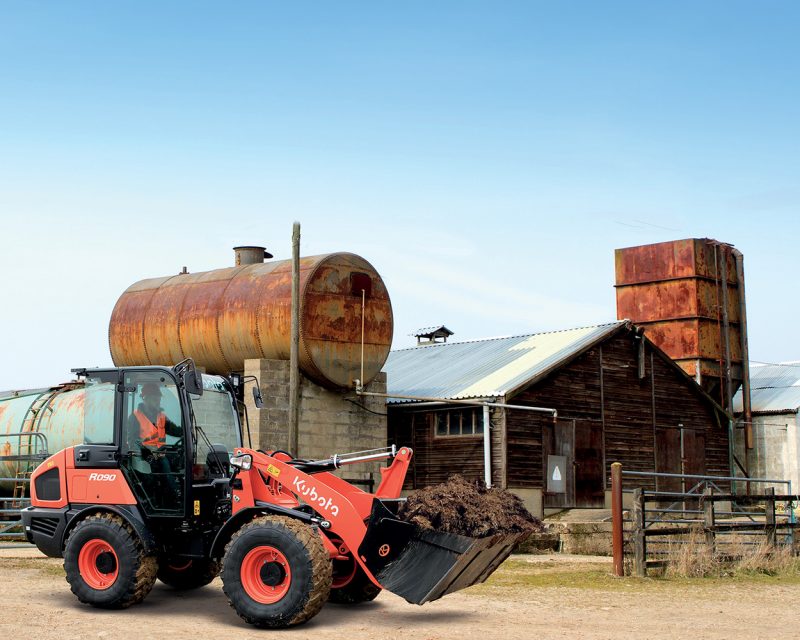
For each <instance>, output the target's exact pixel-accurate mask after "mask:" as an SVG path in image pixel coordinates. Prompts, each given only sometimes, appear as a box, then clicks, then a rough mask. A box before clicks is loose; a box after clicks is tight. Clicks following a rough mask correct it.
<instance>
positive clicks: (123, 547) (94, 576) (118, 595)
mask: <svg viewBox="0 0 800 640" xmlns="http://www.w3.org/2000/svg"><path fill="white" fill-rule="evenodd" d="M157 569H158V565H157V563H156V558H155V556H153V555H149V554H147V553H146V552H145V549H144V545H143V544H142V541H141V539H140V538H139V536H138V535H137V534H136V532H135V531H134V530H133V528H132V527H131V526H130V525H129V524H128V523H126V522H125V521H124V520H123V519H122V518H121V517H119V516H116V515H113V514H110V513H104V514H100V515H94V516H89V517H88V518H86V519H85V520H81V521H80V522H79V523H78V524H76V525H75V528H74V529H73V530H72V532H71V533H70V535H69V538H67V544H66V546H65V548H64V571H65V572H66V574H67V582H69V586H70V589H71V590H72V593H74V594H75V595H76V596H77V598H78V600H80V601H81V602H83V603H85V604H90V605H92V606H94V607H100V608H103V609H124V608H126V607H129V606H131V605H132V604H136V603H138V602H141V601H142V600H144V598H145V596H146V595H147V594H148V593H150V590H151V589H152V588H153V583H154V582H155V581H156V571H157Z"/></svg>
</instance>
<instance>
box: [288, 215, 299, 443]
mask: <svg viewBox="0 0 800 640" xmlns="http://www.w3.org/2000/svg"><path fill="white" fill-rule="evenodd" d="M291 331H292V337H291V347H290V350H289V453H291V454H292V455H293V456H295V457H299V456H300V451H299V445H300V223H299V222H295V223H294V226H293V228H292V329H291Z"/></svg>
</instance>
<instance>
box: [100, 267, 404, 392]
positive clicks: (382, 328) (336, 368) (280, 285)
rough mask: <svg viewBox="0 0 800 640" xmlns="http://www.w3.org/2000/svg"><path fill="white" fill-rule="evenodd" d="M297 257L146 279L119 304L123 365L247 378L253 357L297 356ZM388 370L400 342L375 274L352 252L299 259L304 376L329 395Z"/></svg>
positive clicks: (113, 339) (113, 326)
mask: <svg viewBox="0 0 800 640" xmlns="http://www.w3.org/2000/svg"><path fill="white" fill-rule="evenodd" d="M291 284H292V267H291V261H290V260H280V261H272V262H266V263H263V264H243V265H240V266H236V267H232V268H227V269H217V270H214V271H206V272H200V273H193V274H184V273H182V274H178V275H175V276H167V277H163V278H153V279H149V280H142V281H140V282H137V283H135V284H133V285H131V286H130V287H129V288H128V289H127V290H126V291H125V292H124V293H123V294H122V296H121V297H120V299H119V300H118V301H117V304H116V306H115V307H114V311H113V312H112V314H111V322H110V325H109V346H110V348H111V357H112V359H113V360H114V364H115V365H117V366H132V365H148V364H161V365H168V364H174V363H176V362H179V361H181V360H183V359H184V358H193V359H194V361H195V363H196V364H197V365H198V366H200V367H204V368H205V369H206V371H207V372H208V373H218V374H227V373H229V372H231V371H242V370H243V369H244V361H245V360H246V359H250V358H270V359H286V360H288V359H289V349H290V328H291ZM362 291H363V292H364V297H365V300H366V306H365V313H364V323H363V326H364V380H363V382H364V384H366V383H368V382H369V381H370V380H372V379H373V378H374V377H375V376H376V375H377V374H378V373H379V372H380V370H381V367H383V364H384V362H385V361H386V357H387V356H388V354H389V348H390V346H391V342H392V330H393V318H392V307H391V302H390V301H389V294H388V293H387V291H386V287H385V285H384V283H383V280H382V279H381V277H380V275H378V273H377V271H375V269H374V267H373V266H372V265H371V264H370V263H369V262H367V261H366V260H365V259H364V258H361V257H360V256H357V255H354V254H351V253H332V254H328V255H320V256H312V257H306V258H302V259H301V260H300V369H301V370H302V371H303V373H305V375H306V376H307V377H309V378H311V379H312V380H314V381H315V382H317V383H318V384H321V385H323V386H326V387H329V388H345V387H350V386H352V384H353V381H354V380H355V379H357V378H360V377H361V372H360V369H361V337H362V334H361V332H362V317H361V316H362V314H361V304H362Z"/></svg>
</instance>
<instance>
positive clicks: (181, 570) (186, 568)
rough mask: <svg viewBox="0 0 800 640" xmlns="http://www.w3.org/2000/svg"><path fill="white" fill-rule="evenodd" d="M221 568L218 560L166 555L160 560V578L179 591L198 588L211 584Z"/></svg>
mask: <svg viewBox="0 0 800 640" xmlns="http://www.w3.org/2000/svg"><path fill="white" fill-rule="evenodd" d="M221 568H222V564H221V563H220V562H219V561H218V560H210V559H208V558H205V559H202V560H199V559H196V558H193V559H186V558H170V557H166V558H161V559H160V560H159V563H158V579H159V580H161V582H163V583H164V584H166V585H167V586H170V587H172V588H173V589H177V590H179V591H186V590H188V589H198V588H200V587H204V586H206V585H207V584H210V583H211V581H212V580H214V578H216V577H217V576H218V575H219V572H220V569H221Z"/></svg>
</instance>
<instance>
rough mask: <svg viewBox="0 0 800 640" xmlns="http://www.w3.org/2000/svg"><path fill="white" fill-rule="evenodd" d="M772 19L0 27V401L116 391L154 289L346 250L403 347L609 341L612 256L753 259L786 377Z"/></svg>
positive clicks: (195, 9) (145, 16) (497, 11)
mask: <svg viewBox="0 0 800 640" xmlns="http://www.w3.org/2000/svg"><path fill="white" fill-rule="evenodd" d="M799 18H800V5H797V4H796V3H790V2H784V3H781V2H762V3H752V2H686V3H681V2H670V3H643V2H635V3H620V2H606V3H601V2H571V3H568V2H565V3H538V2H532V1H531V2H519V3H514V2H492V3H490V2H458V3H456V2H453V3H449V2H436V3H432V2H404V3H389V2H362V3H357V2H351V3H348V2H339V3H311V2H297V3H291V4H290V5H289V3H285V4H284V5H279V4H278V3H268V2H253V3H247V2H241V3H236V4H232V3H204V2H192V3H188V2H186V3H182V2H171V3H155V2H153V3H148V2H136V3H134V2H117V3H107V2H106V3H104V2H70V3H59V2H4V3H0V222H2V227H0V229H2V231H0V269H2V274H3V289H4V293H5V296H4V298H5V299H4V301H3V303H2V313H0V335H2V336H3V348H2V350H0V353H2V354H3V355H2V364H3V365H4V366H3V367H2V368H0V389H6V388H12V387H24V386H32V385H46V384H51V383H54V382H58V381H61V380H63V379H65V378H67V377H68V370H69V368H70V367H73V366H87V365H88V366H92V365H104V364H109V363H110V357H109V355H108V349H107V340H106V336H107V323H108V318H109V316H110V313H111V309H112V308H113V305H114V303H115V302H116V299H117V297H118V296H119V295H120V293H121V292H122V291H123V290H124V289H125V288H126V287H127V286H129V285H130V284H131V283H133V282H134V281H136V280H139V279H142V278H144V277H151V276H159V275H166V274H169V273H173V272H177V271H178V270H180V268H181V267H182V266H183V265H186V266H188V267H189V269H190V270H191V271H199V270H205V269H211V268H216V267H221V266H228V265H230V264H231V261H232V252H231V250H230V249H231V247H232V246H234V245H237V244H266V245H267V246H268V248H269V249H270V250H271V251H272V252H273V253H274V254H276V257H278V258H282V257H287V256H288V255H289V252H290V237H291V225H292V222H293V221H294V220H299V221H300V222H301V223H302V225H303V241H302V244H303V253H304V254H307V255H311V254H317V253H327V252H330V251H353V252H355V253H359V254H361V255H363V256H364V257H366V258H367V259H368V260H370V261H371V262H372V263H373V264H374V265H375V266H376V268H377V269H378V271H379V272H380V273H381V274H382V276H383V277H384V280H385V281H386V283H387V286H388V288H389V292H390V295H391V296H392V301H393V306H394V311H395V321H396V328H395V345H396V346H398V347H400V346H406V345H408V344H410V342H411V339H410V338H409V337H408V334H409V333H411V332H412V331H413V330H414V329H415V328H417V327H420V326H427V325H431V324H436V323H445V324H447V325H448V326H449V327H450V328H451V329H453V330H454V331H455V332H456V336H455V338H456V339H468V338H476V337H485V336H492V335H505V334H511V333H529V332H534V331H539V330H547V329H553V328H565V327H571V326H580V325H586V324H593V323H596V322H604V321H608V320H613V319H614V318H615V317H616V312H615V306H614V290H613V281H614V274H613V251H614V249H615V248H618V247H624V246H631V245H638V244H645V243H648V242H657V241H662V240H671V239H678V238H684V237H706V236H708V237H714V238H717V239H718V240H721V241H724V242H729V243H732V244H735V245H736V246H737V247H738V248H739V249H741V250H742V251H743V252H744V254H745V268H746V271H747V294H748V305H749V306H748V311H749V321H750V344H751V350H752V357H753V358H754V359H756V360H763V361H778V360H788V359H800V347H798V346H796V341H795V339H794V338H795V335H796V329H795V327H796V322H795V318H796V317H797V316H798V313H799V312H800V308H799V307H800V305H799V304H798V302H797V301H796V300H795V296H794V295H793V294H794V290H793V286H792V276H793V273H794V272H796V271H797V266H798V259H797V250H796V237H797V235H798V234H797V231H798V225H799V224H800V223H798V222H797V219H796V216H795V215H794V214H795V212H796V210H797V205H798V203H800V186H798V179H797V178H798V173H799V170H800V155H798V129H800V125H798V122H800V118H799V117H798V116H800V113H798V105H800V100H799V99H798V98H800V96H799V95H798V94H799V93H800V89H798V86H800V85H799V84H798V77H800V74H798V71H799V70H800V69H798V67H800V63H799V61H798V53H799V52H800V49H799V48H798V45H797V37H796V33H797V25H798V19H799Z"/></svg>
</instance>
